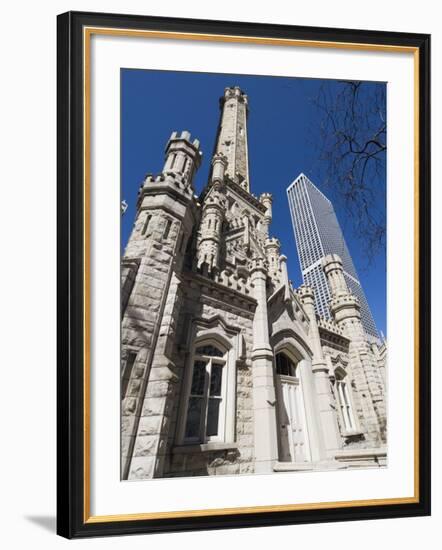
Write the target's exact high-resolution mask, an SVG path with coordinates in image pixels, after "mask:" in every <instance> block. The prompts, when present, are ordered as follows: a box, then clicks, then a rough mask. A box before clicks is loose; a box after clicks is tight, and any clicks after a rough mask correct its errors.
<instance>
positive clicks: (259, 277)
mask: <svg viewBox="0 0 442 550" xmlns="http://www.w3.org/2000/svg"><path fill="white" fill-rule="evenodd" d="M266 279H267V270H266V267H265V264H264V260H263V259H262V258H255V259H254V260H253V262H252V284H253V295H254V298H255V299H256V301H257V307H256V310H255V316H254V319H253V351H252V380H253V409H254V430H255V432H254V444H255V472H257V473H264V472H272V471H273V466H274V464H275V463H276V461H277V460H278V436H277V422H276V392H275V380H274V374H273V351H272V348H271V347H270V340H269V327H268V316H267V291H266Z"/></svg>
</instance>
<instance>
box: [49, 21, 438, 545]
mask: <svg viewBox="0 0 442 550" xmlns="http://www.w3.org/2000/svg"><path fill="white" fill-rule="evenodd" d="M429 67H430V37H429V36H428V35H421V34H410V33H390V32H375V31H357V30H346V29H328V28H307V27H295V26H276V25H266V24H251V23H238V22H220V21H203V20H191V19H171V18H158V17H141V16H129V15H112V14H96V13H77V12H70V13H65V14H63V15H60V16H59V17H58V533H59V534H60V535H62V536H64V537H68V538H74V537H89V536H103V535H114V534H118V535H121V534H130V533H152V532H162V531H164V532H166V531H179V530H191V529H219V528H237V527H247V526H264V525H283V524H294V523H305V522H320V521H342V520H354V519H373V518H389V517H403V516H418V515H428V514H429V513H430V211H429V205H430V125H429V120H430V118H429V111H430V85H429V81H430V69H429Z"/></svg>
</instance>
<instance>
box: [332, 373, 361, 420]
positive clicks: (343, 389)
mask: <svg viewBox="0 0 442 550" xmlns="http://www.w3.org/2000/svg"><path fill="white" fill-rule="evenodd" d="M336 389H337V394H338V401H339V408H340V411H341V418H342V420H343V422H344V427H345V429H346V430H347V431H352V430H354V429H355V428H356V425H355V420H354V416H353V411H352V407H351V399H350V395H349V391H348V385H347V382H346V381H345V380H336Z"/></svg>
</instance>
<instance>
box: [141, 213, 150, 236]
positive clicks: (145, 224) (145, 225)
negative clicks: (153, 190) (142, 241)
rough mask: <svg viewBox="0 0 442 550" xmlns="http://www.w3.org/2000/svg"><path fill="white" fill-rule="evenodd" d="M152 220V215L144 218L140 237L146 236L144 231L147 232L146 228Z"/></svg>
mask: <svg viewBox="0 0 442 550" xmlns="http://www.w3.org/2000/svg"><path fill="white" fill-rule="evenodd" d="M151 219H152V215H151V214H149V215H148V216H146V220H145V222H144V225H143V231H142V232H141V234H142V235H145V234H146V231H147V228H148V227H149V224H150V220H151Z"/></svg>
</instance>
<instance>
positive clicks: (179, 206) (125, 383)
mask: <svg viewBox="0 0 442 550" xmlns="http://www.w3.org/2000/svg"><path fill="white" fill-rule="evenodd" d="M200 163H201V151H200V149H199V142H198V140H196V139H195V140H193V141H191V137H190V134H189V132H182V133H181V135H180V134H178V133H177V132H173V133H172V135H171V136H170V139H169V141H168V142H167V145H166V150H165V163H164V168H163V171H162V172H161V174H159V175H158V176H156V177H154V176H152V175H151V174H148V175H147V176H146V178H145V180H144V182H143V184H142V186H141V188H140V191H139V194H138V201H137V212H136V218H135V224H134V228H133V230H132V234H131V236H130V239H129V242H128V244H127V247H126V250H125V253H124V256H123V259H122V273H121V276H122V308H121V310H122V330H121V338H122V341H121V343H122V354H121V359H122V449H123V452H122V465H121V468H122V477H123V478H126V477H127V475H128V472H129V468H131V471H132V472H134V473H133V476H136V472H137V471H138V470H140V471H142V472H143V475H145V474H146V472H147V473H148V475H153V474H152V470H153V469H154V468H156V469H157V470H158V469H159V468H161V464H159V463H158V461H154V460H153V459H152V458H151V457H152V455H155V454H157V452H156V450H158V449H159V448H160V445H161V440H162V435H163V434H164V424H165V422H166V418H167V413H166V402H167V396H168V395H169V393H170V391H171V384H172V383H173V380H174V375H173V372H172V371H171V370H170V369H169V360H168V352H169V350H168V344H170V342H171V338H173V331H174V323H175V320H174V308H175V302H176V299H177V284H178V283H177V278H176V273H177V272H179V271H180V270H181V267H182V261H183V257H184V251H185V249H186V245H187V240H188V239H189V237H190V235H191V232H192V229H193V226H194V224H195V220H196V216H197V212H196V206H195V201H194V188H193V176H194V174H195V172H196V170H197V169H198V167H199V165H200ZM148 379H149V380H150V381H151V384H150V385H149V389H148V391H146V384H147V380H148ZM147 410H149V411H152V410H155V411H156V413H157V419H158V423H157V424H158V425H156V426H155V427H152V425H151V424H152V423H151V422H149V423H150V426H149V429H148V430H146V426H145V424H146V420H145V418H146V414H147ZM160 419H161V421H160ZM135 442H136V444H135ZM147 449H150V451H149V453H148V456H146V453H147ZM149 458H150V460H149Z"/></svg>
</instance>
